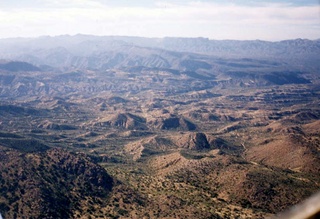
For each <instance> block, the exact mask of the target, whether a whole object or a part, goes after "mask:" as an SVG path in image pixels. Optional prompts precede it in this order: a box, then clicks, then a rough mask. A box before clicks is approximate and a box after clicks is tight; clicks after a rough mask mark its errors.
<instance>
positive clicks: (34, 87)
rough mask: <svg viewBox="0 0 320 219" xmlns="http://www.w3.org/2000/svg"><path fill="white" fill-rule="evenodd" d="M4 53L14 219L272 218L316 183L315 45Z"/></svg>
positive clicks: (32, 43)
mask: <svg viewBox="0 0 320 219" xmlns="http://www.w3.org/2000/svg"><path fill="white" fill-rule="evenodd" d="M0 48H1V49H2V51H1V54H0V57H2V58H3V60H2V61H1V62H0V99H1V102H0V157H1V159H0V169H1V171H0V180H1V184H0V194H1V196H0V213H1V215H2V216H3V217H4V218H6V219H7V218H43V217H46V218H57V217H63V218H264V217H268V216H271V215H273V214H275V213H277V212H281V211H283V210H285V209H287V208H288V207H290V206H292V205H294V204H296V203H299V202H301V201H302V200H304V199H305V198H307V197H309V196H310V195H311V194H313V193H314V192H316V191H318V190H319V188H320V184H319V183H320V178H319V175H320V174H319V172H320V165H319V164H320V152H319V148H320V132H319V130H320V107H319V106H320V105H319V104H320V86H319V85H320V80H319V76H320V74H319V66H318V64H319V63H320V59H319V56H318V54H320V44H319V41H309V40H301V39H298V40H289V41H281V42H273V43H272V42H263V41H210V40H207V39H202V38H200V39H183V38H173V39H171V38H168V39H167V38H166V39H144V38H132V37H131V38H130V37H93V36H83V35H78V36H73V37H71V36H60V37H56V38H51V37H42V38H37V39H7V40H0ZM22 48H23V49H22Z"/></svg>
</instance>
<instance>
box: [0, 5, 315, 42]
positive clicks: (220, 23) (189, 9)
mask: <svg viewBox="0 0 320 219" xmlns="http://www.w3.org/2000/svg"><path fill="white" fill-rule="evenodd" d="M0 30H1V31H0V38H8V37H35V36H43V35H51V36H55V35H62V34H70V35H74V34H78V33H82V34H94V35H126V36H146V37H164V36H174V37H208V38H210V39H262V40H282V39H295V38H308V39H319V38H320V0H295V1H287V0H284V1H280V0H272V1H263V0H229V1H228V0H225V1H222V0H184V1H182V0H173V1H157V0H149V1H148V0H135V1H134V0H132V1H129V0H0Z"/></svg>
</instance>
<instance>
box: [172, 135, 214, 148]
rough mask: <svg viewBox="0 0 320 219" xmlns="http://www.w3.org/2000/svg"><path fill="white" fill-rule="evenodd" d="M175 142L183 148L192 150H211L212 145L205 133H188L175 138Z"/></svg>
mask: <svg viewBox="0 0 320 219" xmlns="http://www.w3.org/2000/svg"><path fill="white" fill-rule="evenodd" d="M173 142H174V143H175V144H176V145H177V146H178V147H181V148H187V149H191V150H203V149H209V148H210V144H209V142H208V140H207V137H206V135H205V134H204V133H201V132H198V133H187V134H183V135H180V136H175V137H173Z"/></svg>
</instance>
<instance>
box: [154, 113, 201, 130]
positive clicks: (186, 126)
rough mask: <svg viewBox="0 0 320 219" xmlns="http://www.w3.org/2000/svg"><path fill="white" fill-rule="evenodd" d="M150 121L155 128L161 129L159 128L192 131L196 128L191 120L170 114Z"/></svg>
mask: <svg viewBox="0 0 320 219" xmlns="http://www.w3.org/2000/svg"><path fill="white" fill-rule="evenodd" d="M150 123H151V125H152V126H154V127H155V128H157V129H161V130H180V131H193V130H196V129H197V127H196V125H195V124H194V123H192V122H191V121H189V120H187V119H185V118H180V117H175V116H170V117H167V118H159V119H156V120H154V121H151V122H150Z"/></svg>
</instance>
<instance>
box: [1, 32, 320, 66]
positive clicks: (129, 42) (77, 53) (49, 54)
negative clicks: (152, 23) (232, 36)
mask: <svg viewBox="0 0 320 219" xmlns="http://www.w3.org/2000/svg"><path fill="white" fill-rule="evenodd" d="M0 51H1V52H0V58H4V59H11V60H20V61H26V62H30V63H32V64H36V65H38V66H40V65H51V66H53V67H62V66H68V65H73V66H76V67H88V66H90V63H92V62H95V60H97V59H99V58H100V59H103V60H107V64H106V63H103V64H105V65H106V67H115V66H117V65H119V63H121V62H123V63H122V64H131V65H136V66H137V65H144V66H146V62H147V63H148V64H149V66H148V67H170V65H172V63H170V60H169V64H168V63H167V61H168V60H167V58H166V56H167V55H170V56H173V57H175V56H181V55H185V53H188V54H192V53H193V54H203V55H206V56H213V57H223V58H240V57H241V58H255V59H268V60H274V61H277V60H281V61H285V62H288V63H290V64H293V65H296V66H297V67H299V66H300V67H301V66H303V67H308V68H309V69H311V70H314V71H316V70H319V69H320V58H319V57H320V56H319V54H320V40H307V39H295V40H284V41H279V42H268V41H261V40H247V41H238V40H209V39H207V38H172V37H165V38H144V37H126V36H91V35H81V34H78V35H75V36H69V35H62V36H56V37H49V36H44V37H39V38H12V39H2V40H0ZM133 55H135V56H134V57H132V56H133ZM163 56H164V57H163ZM128 58H130V63H125V62H126V60H127V59H128ZM177 58H178V57H177ZM179 58H180V57H179ZM127 62H128V61H127ZM150 63H152V64H151V65H150Z"/></svg>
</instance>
